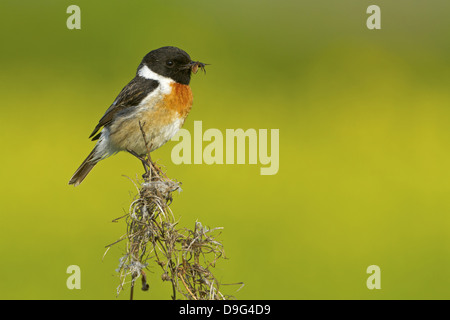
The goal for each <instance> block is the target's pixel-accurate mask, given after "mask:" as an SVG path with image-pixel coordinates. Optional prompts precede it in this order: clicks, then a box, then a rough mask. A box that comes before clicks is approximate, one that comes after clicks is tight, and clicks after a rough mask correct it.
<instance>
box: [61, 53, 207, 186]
mask: <svg viewBox="0 0 450 320" xmlns="http://www.w3.org/2000/svg"><path fill="white" fill-rule="evenodd" d="M199 68H200V69H202V70H203V71H204V70H205V64H204V63H201V62H199V61H192V60H191V58H190V56H189V55H188V54H187V53H186V52H185V51H183V50H181V49H179V48H176V47H162V48H159V49H156V50H153V51H151V52H149V53H148V54H147V55H146V56H145V57H144V58H143V59H142V62H141V63H140V64H139V66H138V69H137V72H136V76H135V77H134V78H133V80H131V81H130V82H129V83H128V84H127V85H126V86H125V87H124V88H123V89H122V91H121V92H120V93H119V95H118V96H117V98H116V100H114V102H113V103H112V105H111V106H110V107H109V108H108V110H106V112H105V114H104V115H103V117H102V118H101V119H100V121H99V122H98V124H97V126H96V127H95V129H94V131H93V132H92V133H91V135H90V136H89V138H92V141H97V143H96V145H95V147H94V149H93V150H92V152H91V153H90V154H89V155H88V157H87V158H86V159H85V160H84V161H83V163H82V164H81V166H80V167H79V168H78V169H77V171H75V173H74V174H73V176H72V178H71V179H70V181H69V184H73V185H74V186H78V185H79V184H80V183H81V182H82V181H83V180H84V178H86V176H87V175H88V173H89V172H90V171H91V170H92V168H94V166H95V165H96V164H97V163H98V162H99V161H100V160H103V159H105V158H107V157H109V156H111V155H114V154H116V153H117V152H119V151H128V152H130V153H131V154H133V155H135V156H137V157H144V156H145V155H147V154H148V152H152V151H154V150H156V149H158V148H159V147H161V146H162V145H163V144H165V143H166V142H167V141H169V140H170V139H171V138H172V137H173V136H174V135H175V134H176V133H177V132H178V130H179V129H180V128H181V127H182V126H183V124H184V121H185V120H186V117H187V115H188V113H189V111H190V110H191V108H192V101H193V97H192V91H191V88H190V87H189V83H190V80H191V73H197V71H198V69H199Z"/></svg>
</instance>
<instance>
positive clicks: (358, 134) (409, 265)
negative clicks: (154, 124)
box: [0, 0, 450, 299]
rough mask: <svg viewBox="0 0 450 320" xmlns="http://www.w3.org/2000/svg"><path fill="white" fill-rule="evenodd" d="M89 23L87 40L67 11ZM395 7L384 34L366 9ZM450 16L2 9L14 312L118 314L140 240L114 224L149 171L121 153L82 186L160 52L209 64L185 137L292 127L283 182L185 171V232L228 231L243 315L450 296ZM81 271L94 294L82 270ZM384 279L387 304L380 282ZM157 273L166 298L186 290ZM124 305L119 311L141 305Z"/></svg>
mask: <svg viewBox="0 0 450 320" xmlns="http://www.w3.org/2000/svg"><path fill="white" fill-rule="evenodd" d="M71 4H76V5H78V6H80V8H81V30H68V29H67V28H66V19H67V18H68V17H69V14H67V13H66V8H67V7H68V6H69V5H71ZM371 4H377V5H379V6H380V8H381V18H382V22H381V23H382V29H381V30H368V29H367V27H366V19H367V18H368V16H369V15H368V14H366V9H367V7H368V6H369V5H371ZM449 10H450V3H449V2H448V1H438V0H431V1H427V2H424V1H407V0H398V1H383V0H377V1H356V0H353V1H349V0H343V1H317V0H315V1H313V0H309V1H293V0H291V1H273V0H272V1H242V0H240V1H237V0H236V1H235V0H229V1H221V2H219V1H206V0H205V1H197V0H193V1H182V0H177V1H127V2H125V1H109V2H106V1H104V2H103V3H100V2H99V1H96V2H94V1H86V0H77V1H70V2H69V1H60V0H58V1H56V0H55V1H12V0H2V1H1V3H0V13H1V19H0V35H1V51H0V68H1V72H0V88H1V104H0V105H1V115H2V116H1V117H0V133H1V137H2V144H3V152H2V156H1V158H0V170H1V178H2V183H1V185H0V191H1V207H0V210H1V222H0V235H1V236H0V254H1V267H0V273H1V274H2V278H1V280H0V289H1V290H0V298H2V299H116V287H117V285H118V278H117V274H116V273H115V269H116V268H117V266H118V261H119V260H118V259H119V257H120V256H121V255H122V253H123V252H124V249H125V244H124V243H121V244H118V245H116V246H114V247H113V248H112V249H111V250H110V251H109V252H108V253H107V255H106V256H105V258H104V259H103V261H102V256H103V253H104V251H105V245H108V244H110V243H111V242H114V241H115V240H116V239H117V238H119V237H120V236H121V235H122V234H123V233H124V232H125V225H124V223H123V221H122V222H120V223H112V222H111V221H112V219H114V218H117V217H119V216H121V215H122V214H123V212H124V211H126V210H127V208H128V206H129V204H130V201H131V200H132V198H133V196H134V193H135V188H134V186H133V184H132V183H131V182H130V181H129V180H128V179H127V178H124V177H123V176H122V175H127V176H131V177H135V176H136V174H141V173H142V166H141V164H140V163H139V162H138V161H136V159H134V158H133V157H131V156H129V155H127V154H118V155H117V156H115V157H112V158H109V159H107V160H105V161H103V162H102V163H100V165H98V166H97V167H96V168H95V169H94V170H93V172H92V173H91V174H90V175H89V176H88V178H87V179H86V180H85V182H84V183H83V184H81V185H80V186H79V187H77V188H73V187H71V186H68V185H67V182H68V180H69V178H70V177H71V175H72V174H73V172H74V171H75V169H76V168H77V167H78V165H79V164H80V163H81V161H82V160H83V159H84V158H85V157H86V156H87V154H88V153H89V152H90V150H91V149H92V147H93V143H92V142H90V141H89V140H88V139H87V137H88V135H89V134H90V132H91V131H92V129H93V127H94V126H95V125H96V123H97V121H98V119H99V118H100V117H101V116H102V115H103V113H104V111H105V110H106V108H108V107H109V105H110V104H111V103H112V101H113V100H114V98H115V97H116V95H117V94H118V92H119V91H120V90H121V89H122V87H123V86H124V85H126V83H127V82H128V81H129V80H131V78H132V77H133V76H134V73H135V71H136V67H137V65H138V64H139V62H140V60H141V59H142V57H143V56H144V55H145V54H146V53H147V52H148V51H150V50H152V49H155V48H158V47H161V46H164V45H174V46H178V47H180V48H182V49H184V50H186V51H187V52H188V53H189V54H190V55H191V57H192V58H193V59H196V60H200V61H202V62H206V63H210V64H211V66H209V67H208V69H207V70H208V71H207V74H206V75H203V74H202V73H199V74H197V75H195V76H194V77H193V81H192V89H193V92H194V107H193V109H192V112H191V114H190V115H189V117H188V119H187V121H186V124H185V128H186V129H189V130H192V129H193V123H194V120H202V121H203V130H206V129H208V128H218V129H220V130H222V131H223V132H225V129H235V128H243V129H248V128H255V129H279V130H280V169H279V172H278V174H276V175H274V176H261V175H260V174H259V170H260V165H210V166H208V165H179V166H176V165H174V164H173V163H172V162H171V159H170V154H171V149H172V147H173V146H174V145H175V144H176V142H169V143H168V144H167V145H166V146H164V147H163V148H161V149H160V150H158V151H156V152H155V153H154V156H153V158H154V159H158V162H159V163H162V164H164V165H165V166H166V169H167V173H168V175H169V176H170V177H172V178H176V179H178V180H180V181H182V182H183V192H182V193H181V194H179V195H178V194H177V195H176V196H175V199H174V203H173V204H172V206H171V207H172V210H173V211H174V213H175V215H176V216H178V217H179V218H180V226H186V227H193V224H194V221H195V220H197V219H198V220H199V221H201V222H202V223H203V224H205V225H208V226H211V227H216V226H221V227H224V231H223V234H222V236H221V239H222V241H223V243H224V245H225V250H226V254H227V256H228V258H229V259H228V260H224V261H222V262H220V263H219V264H218V265H217V270H216V273H217V277H218V278H219V280H220V281H221V282H223V283H233V282H240V281H242V282H244V283H245V286H244V287H243V288H242V289H241V290H240V291H238V292H236V289H237V288H238V287H239V286H232V287H224V288H223V289H224V291H225V293H228V294H233V295H234V296H235V297H236V298H238V299H448V298H450V276H449V270H450V235H449V227H450V215H449V210H450V201H449V193H450V182H449V181H450V169H449V163H450V130H449V125H448V124H449V122H450V110H449V106H450V91H449V85H450V76H449V71H450V59H449V57H450V21H449V19H448V12H449ZM72 264H76V265H79V266H80V268H81V290H69V289H67V287H66V279H67V277H68V276H69V275H68V274H66V268H67V267H68V266H69V265H72ZM372 264H375V265H378V266H379V267H380V268H381V288H382V289H381V290H369V289H367V287H366V279H367V277H368V276H369V275H368V274H366V268H367V267H368V266H369V265H372ZM160 275H161V272H160V269H159V267H158V266H152V267H151V268H150V272H149V278H150V286H151V289H150V291H149V292H142V291H140V290H137V291H136V292H135V297H136V298H138V299H169V298H170V293H171V287H170V284H169V283H162V281H161V280H160ZM127 298H128V292H123V293H122V294H121V295H119V297H118V298H117V299H127Z"/></svg>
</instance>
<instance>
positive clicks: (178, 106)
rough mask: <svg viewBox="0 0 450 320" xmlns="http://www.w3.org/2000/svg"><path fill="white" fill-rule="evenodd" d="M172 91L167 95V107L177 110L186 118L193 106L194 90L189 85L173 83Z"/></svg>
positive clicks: (165, 103)
mask: <svg viewBox="0 0 450 320" xmlns="http://www.w3.org/2000/svg"><path fill="white" fill-rule="evenodd" d="M171 86H172V92H171V93H170V94H168V95H166V96H165V98H164V105H165V107H166V108H167V109H170V110H173V111H177V112H178V114H179V115H180V117H182V118H185V117H186V116H187V115H188V113H189V111H191V108H192V101H193V96H192V91H191V88H190V87H189V86H188V85H185V84H180V83H176V82H175V83H172V84H171Z"/></svg>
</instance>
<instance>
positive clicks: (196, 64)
mask: <svg viewBox="0 0 450 320" xmlns="http://www.w3.org/2000/svg"><path fill="white" fill-rule="evenodd" d="M205 66H207V64H205V63H202V62H200V61H191V62H190V63H189V64H188V65H187V66H186V67H187V68H190V69H191V71H192V73H197V71H198V69H201V70H203V72H204V73H206V69H205Z"/></svg>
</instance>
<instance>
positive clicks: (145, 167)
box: [127, 149, 151, 179]
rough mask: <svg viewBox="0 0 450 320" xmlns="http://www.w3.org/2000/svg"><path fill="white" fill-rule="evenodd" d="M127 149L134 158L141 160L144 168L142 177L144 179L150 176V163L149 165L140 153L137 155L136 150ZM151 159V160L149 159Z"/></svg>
mask: <svg viewBox="0 0 450 320" xmlns="http://www.w3.org/2000/svg"><path fill="white" fill-rule="evenodd" d="M127 151H128V152H129V153H130V154H132V155H133V156H135V157H136V158H138V159H139V160H141V162H142V165H143V166H144V170H145V173H144V174H143V175H142V178H144V179H146V178H148V177H149V176H150V171H149V169H151V165H149V163H148V162H147V160H145V158H143V157H141V156H140V155H138V154H137V153H136V152H134V151H133V150H130V149H127ZM150 161H151V160H150Z"/></svg>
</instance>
